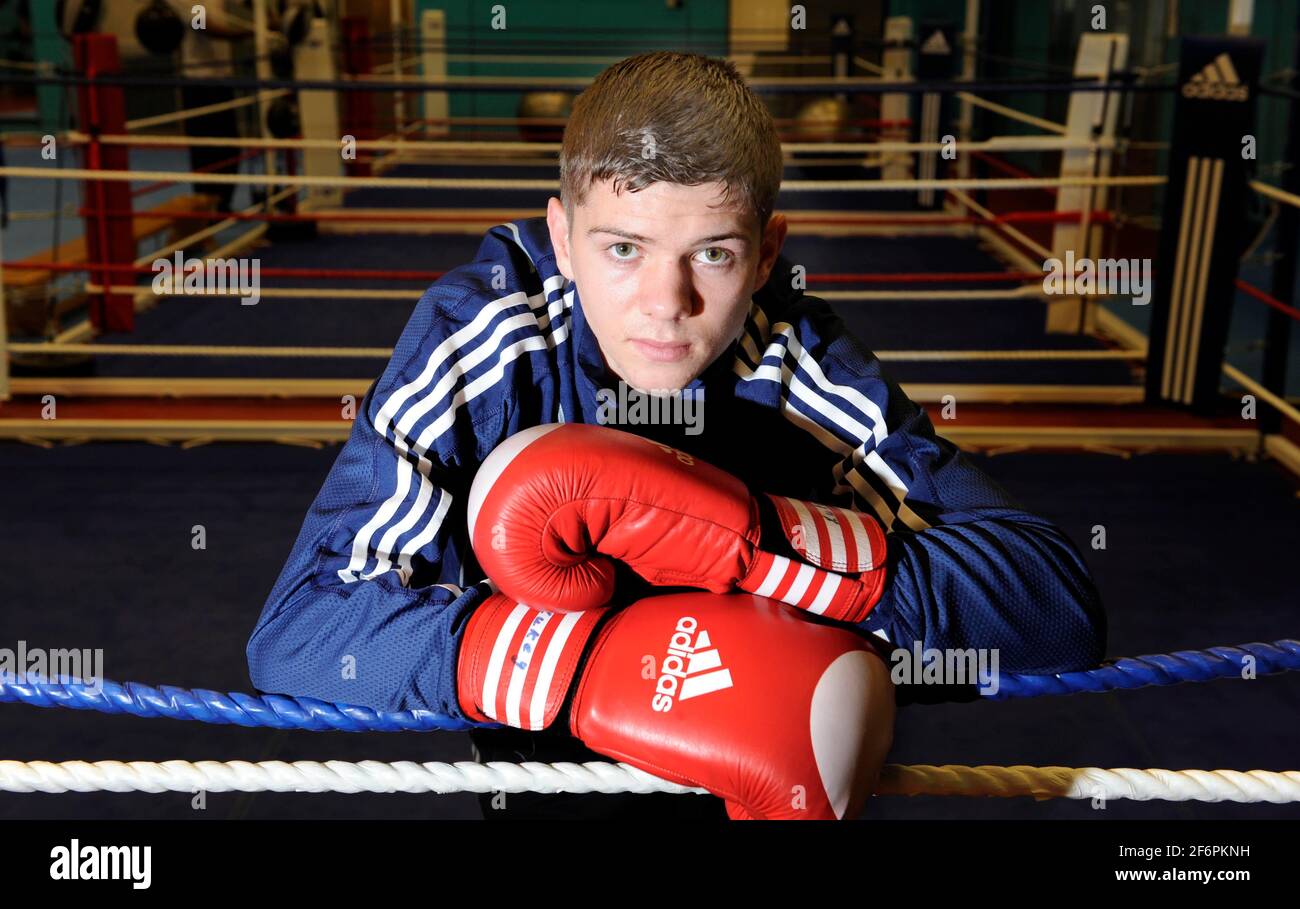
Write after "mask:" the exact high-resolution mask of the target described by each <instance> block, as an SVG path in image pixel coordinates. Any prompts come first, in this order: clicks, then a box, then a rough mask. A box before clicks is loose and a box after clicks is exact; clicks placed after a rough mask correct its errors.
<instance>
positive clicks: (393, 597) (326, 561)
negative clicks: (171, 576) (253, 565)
mask: <svg viewBox="0 0 1300 909" xmlns="http://www.w3.org/2000/svg"><path fill="white" fill-rule="evenodd" d="M456 295H460V296H461V297H464V296H467V295H468V294H467V293H466V292H464V291H463V289H460V288H455V287H448V286H445V285H435V286H434V287H432V288H430V289H429V291H427V292H426V293H425V295H424V297H423V298H422V299H421V300H420V302H419V304H418V305H417V306H416V308H415V311H414V313H413V314H412V317H411V319H410V321H409V322H408V323H407V326H406V328H405V329H404V331H403V333H402V336H401V338H400V340H399V342H398V344H397V347H396V350H395V352H394V355H393V357H392V359H391V360H390V362H389V364H388V367H387V369H386V370H385V372H384V375H383V376H382V377H381V378H380V379H379V380H378V381H377V382H376V383H375V384H374V385H373V386H372V387H371V388H370V390H369V391H368V392H367V394H366V396H365V398H364V399H363V401H362V403H361V406H360V408H359V413H358V416H357V419H356V421H355V423H354V425H353V427H352V432H351V435H350V436H349V438H348V441H347V443H346V444H345V445H344V447H343V449H342V450H341V451H340V453H339V457H338V459H337V460H336V461H335V463H334V465H333V467H332V469H331V470H330V472H329V475H328V476H327V478H326V480H325V483H324V485H323V487H322V488H321V490H320V492H319V493H318V494H317V496H316V499H315V501H314V502H313V504H312V506H311V508H310V510H309V511H308V513H307V516H306V519H305V521H304V523H303V526H302V530H301V532H300V533H299V535H298V538H297V541H296V542H295V544H294V546H293V549H292V551H291V553H290V555H289V558H288V561H287V562H286V564H285V566H284V568H283V570H282V572H281V574H280V577H279V579H278V580H277V582H276V584H275V586H274V588H273V589H272V591H271V594H270V596H269V598H268V599H267V602H266V604H265V606H264V608H263V610H262V614H261V617H260V618H259V620H258V622H257V625H256V627H255V629H254V631H253V633H252V636H251V638H250V640H249V642H248V648H247V657H248V667H249V674H250V677H251V678H252V681H253V684H254V685H255V686H256V687H257V688H259V689H261V690H263V691H269V692H282V693H286V694H290V695H293V696H299V697H301V696H306V697H315V698H321V699H324V700H327V701H336V702H343V703H348V704H355V705H359V706H366V707H371V708H375V709H382V710H404V709H428V710H433V711H435V712H438V713H442V714H446V715H449V716H451V717H454V718H456V719H465V716H464V713H463V712H462V711H461V709H460V706H459V704H458V702H457V699H456V685H455V676H456V657H457V654H458V651H459V646H460V637H461V636H462V635H463V632H464V624H465V620H466V619H467V618H468V614H469V611H470V610H472V608H473V607H474V606H475V605H477V604H478V603H479V602H480V601H481V600H482V599H483V598H484V597H485V596H486V594H487V591H486V589H485V588H484V587H483V586H481V585H474V586H471V587H469V588H468V589H465V590H462V589H461V585H463V584H464V574H465V571H464V566H463V560H464V559H465V558H472V556H470V555H469V553H470V550H469V548H468V544H467V542H466V540H465V531H464V530H463V528H464V525H465V519H464V500H465V492H466V491H467V490H468V486H469V483H470V481H471V479H472V475H473V470H474V468H475V466H476V465H477V464H478V463H479V462H481V461H482V459H483V457H485V456H486V454H487V452H489V451H490V450H491V448H492V447H493V446H494V445H495V444H496V443H497V442H498V441H499V440H500V439H501V438H503V437H504V433H505V425H506V420H507V414H508V412H509V411H510V409H511V406H510V405H511V397H510V395H508V394H506V393H505V392H504V391H503V389H506V388H509V387H511V386H512V384H513V381H514V380H513V378H512V369H515V368H517V369H525V368H526V366H525V365H524V364H523V363H515V364H506V365H505V366H504V367H503V365H502V364H501V363H500V362H499V361H498V359H497V357H496V356H495V354H497V353H498V346H497V343H496V342H497V341H498V340H499V339H500V337H501V331H500V326H501V324H502V323H501V321H500V320H498V321H497V322H496V323H495V324H496V325H497V327H498V330H497V331H495V332H494V331H492V330H491V329H492V325H493V324H494V323H492V321H491V320H490V319H488V318H475V319H473V320H472V321H471V322H470V323H469V324H462V323H461V322H460V321H458V320H457V319H454V318H451V317H449V316H448V314H447V310H448V309H450V308H451V306H450V304H449V298H450V297H454V296H456ZM498 302H499V301H498ZM491 305H492V304H489V307H485V308H484V315H485V316H486V315H489V312H488V310H489V309H490V307H491ZM525 311H526V310H525ZM499 314H501V315H508V314H509V313H507V312H506V307H504V306H502V307H501V308H500V310H499ZM480 576H481V575H480Z"/></svg>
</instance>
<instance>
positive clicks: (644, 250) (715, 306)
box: [546, 181, 786, 392]
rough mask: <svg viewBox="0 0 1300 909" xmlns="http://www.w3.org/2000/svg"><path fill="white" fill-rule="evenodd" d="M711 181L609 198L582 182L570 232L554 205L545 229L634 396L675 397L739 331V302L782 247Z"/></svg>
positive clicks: (770, 229)
mask: <svg viewBox="0 0 1300 909" xmlns="http://www.w3.org/2000/svg"><path fill="white" fill-rule="evenodd" d="M722 200H723V187H722V186H721V185H720V184H716V183H712V184H702V185H700V186H679V185H676V184H672V183H653V184H651V185H650V186H647V187H646V188H645V189H643V190H640V191H639V192H626V191H625V192H623V193H620V194H616V193H615V192H614V191H613V190H612V188H611V184H610V182H609V181H603V182H601V183H593V184H592V185H591V187H590V188H589V189H588V191H587V196H586V198H585V199H584V200H583V202H582V204H581V205H577V206H575V207H574V211H573V219H572V223H570V222H569V219H568V218H567V217H566V215H565V212H564V206H562V205H561V204H560V200H559V199H551V201H550V204H549V205H548V207H547V212H546V220H547V223H548V225H549V227H550V234H551V244H552V246H553V247H554V249H555V253H556V259H557V261H558V263H559V267H560V271H561V272H562V273H563V274H564V276H565V277H567V278H569V279H570V280H572V281H573V282H574V283H575V284H576V285H577V287H578V293H579V295H580V296H581V298H582V307H583V311H584V312H585V313H586V315H587V321H588V322H589V323H590V325H591V329H592V331H593V332H594V333H595V335H596V339H597V341H599V343H600V350H601V353H602V354H603V355H604V358H605V365H606V366H607V367H608V368H609V369H610V371H611V372H613V373H614V375H615V376H616V377H617V378H619V379H622V380H623V381H624V382H626V383H627V384H628V385H631V386H632V387H633V388H637V389H639V390H641V391H646V392H658V391H670V390H676V389H680V388H684V387H685V386H686V385H688V384H690V382H691V381H692V380H693V379H695V378H696V377H698V376H699V375H700V373H702V372H703V371H704V370H705V369H706V368H707V367H708V366H709V364H710V363H712V362H713V361H714V360H715V359H717V357H718V355H719V354H720V353H722V352H723V350H725V349H726V347H727V345H729V344H730V343H731V342H732V340H734V339H735V337H736V336H737V334H739V332H740V329H741V326H742V325H743V324H744V322H745V316H746V314H747V313H748V312H749V307H750V296H751V295H752V294H753V293H754V291H756V290H757V289H758V288H760V287H762V286H763V284H764V282H766V281H767V277H768V275H769V274H770V273H771V271H772V265H773V263H774V262H775V261H776V257H777V254H778V253H780V251H781V244H782V243H783V242H784V240H785V233H786V224H785V219H784V218H783V217H781V216H780V215H774V216H773V217H772V218H770V219H769V221H768V225H767V229H766V230H765V231H763V232H762V235H761V236H760V233H759V228H758V216H757V215H756V214H754V213H753V212H750V211H748V210H747V209H746V208H745V207H744V206H743V203H739V202H731V203H726V204H724V203H723V201H722Z"/></svg>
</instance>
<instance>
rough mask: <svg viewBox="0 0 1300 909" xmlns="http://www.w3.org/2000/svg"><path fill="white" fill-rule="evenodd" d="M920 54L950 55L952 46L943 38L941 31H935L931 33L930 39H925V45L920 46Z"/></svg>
mask: <svg viewBox="0 0 1300 909" xmlns="http://www.w3.org/2000/svg"><path fill="white" fill-rule="evenodd" d="M921 53H923V54H951V53H952V45H951V44H949V43H948V39H947V38H946V37H944V34H943V32H942V31H939V30H936V31H934V32H932V33H931V35H930V37H928V38H926V39H925V43H924V44H922V45H921Z"/></svg>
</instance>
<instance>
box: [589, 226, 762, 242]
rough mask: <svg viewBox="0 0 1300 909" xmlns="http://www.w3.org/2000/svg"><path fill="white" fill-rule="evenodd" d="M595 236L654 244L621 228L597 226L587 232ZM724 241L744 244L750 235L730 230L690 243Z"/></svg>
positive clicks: (647, 238) (646, 238) (648, 239)
mask: <svg viewBox="0 0 1300 909" xmlns="http://www.w3.org/2000/svg"><path fill="white" fill-rule="evenodd" d="M595 234H610V235H611V236H615V237H622V238H623V239H625V240H632V241H634V242H636V243H653V242H654V241H653V240H651V239H650V238H649V237H644V236H642V235H641V234H636V233H633V232H632V231H630V230H624V229H623V228H621V227H605V226H603V225H597V226H595V227H592V228H589V229H588V230H587V236H589V237H590V236H594V235H595ZM722 240H739V241H740V242H742V243H748V242H749V235H748V234H746V233H745V232H744V231H741V230H729V231H724V232H723V233H720V234H711V235H709V236H707V237H700V238H698V239H696V240H693V241H692V242H691V243H690V245H691V246H695V245H697V244H700V243H717V242H720V241H722Z"/></svg>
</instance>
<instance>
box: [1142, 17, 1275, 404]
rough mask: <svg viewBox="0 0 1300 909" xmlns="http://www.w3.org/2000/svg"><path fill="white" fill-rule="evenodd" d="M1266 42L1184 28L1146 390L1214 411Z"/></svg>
mask: <svg viewBox="0 0 1300 909" xmlns="http://www.w3.org/2000/svg"><path fill="white" fill-rule="evenodd" d="M1263 55H1264V42H1263V41H1259V40H1256V39H1252V38H1184V39H1183V42H1182V62H1181V64H1180V67H1179V73H1178V91H1177V94H1176V96H1175V97H1176V101H1175V107H1174V130H1173V142H1172V145H1171V149H1170V156H1169V183H1168V185H1167V187H1166V190H1165V205H1164V215H1163V221H1162V228H1161V233H1160V248H1159V254H1158V255H1159V257H1158V258H1157V260H1156V287H1155V297H1154V300H1153V302H1152V312H1151V329H1150V336H1151V343H1150V348H1149V351H1148V355H1147V382H1146V387H1147V399H1148V400H1149V401H1160V402H1164V403H1171V404H1179V405H1184V406H1188V407H1191V408H1192V409H1194V410H1196V411H1199V412H1202V413H1209V412H1211V411H1212V410H1213V409H1214V407H1215V404H1216V402H1217V398H1218V393H1219V372H1220V367H1221V364H1222V362H1223V350H1224V344H1225V342H1226V340H1227V332H1228V320H1229V317H1230V316H1231V315H1232V301H1233V298H1234V296H1235V289H1234V287H1233V282H1234V280H1235V279H1236V277H1237V258H1238V256H1239V255H1240V254H1241V250H1242V245H1243V243H1244V242H1245V241H1246V239H1247V238H1245V237H1244V236H1243V233H1244V228H1245V214H1246V199H1245V194H1246V193H1247V192H1249V189H1248V188H1247V185H1246V184H1247V181H1248V180H1249V177H1250V170H1251V169H1250V168H1248V167H1247V164H1253V163H1254V162H1253V161H1252V162H1247V161H1245V160H1243V159H1242V148H1243V140H1244V139H1245V137H1246V136H1250V135H1254V133H1255V98H1256V95H1257V94H1258V84H1259V72H1260V66H1261V64H1262V61H1263Z"/></svg>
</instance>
